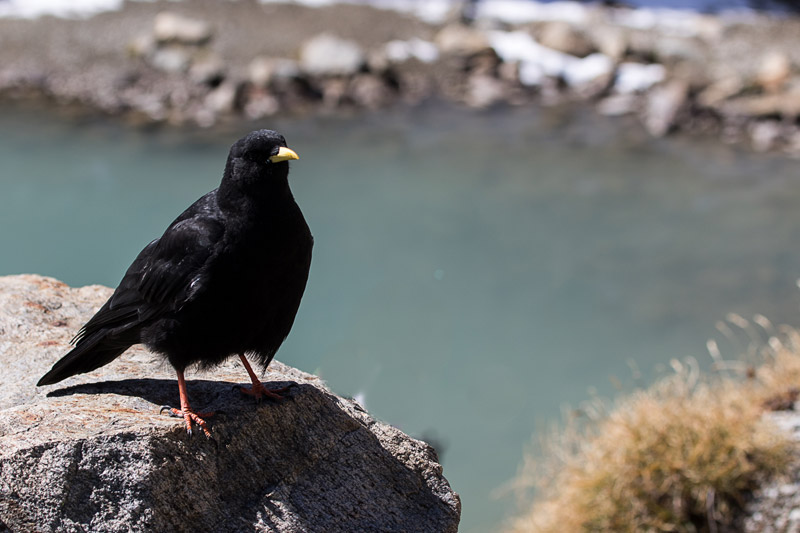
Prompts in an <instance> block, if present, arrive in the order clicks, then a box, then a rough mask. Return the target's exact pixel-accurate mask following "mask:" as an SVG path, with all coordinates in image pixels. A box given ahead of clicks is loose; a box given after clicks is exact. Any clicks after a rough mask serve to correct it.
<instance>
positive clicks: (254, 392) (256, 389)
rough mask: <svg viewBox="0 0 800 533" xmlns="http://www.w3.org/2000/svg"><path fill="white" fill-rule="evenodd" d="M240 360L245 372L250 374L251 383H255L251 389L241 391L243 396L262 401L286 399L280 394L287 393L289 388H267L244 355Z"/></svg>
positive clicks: (241, 389) (243, 388)
mask: <svg viewBox="0 0 800 533" xmlns="http://www.w3.org/2000/svg"><path fill="white" fill-rule="evenodd" d="M239 359H241V360H242V364H243V365H244V368H245V370H247V373H248V374H250V381H252V382H253V386H252V387H250V388H245V387H242V388H240V389H239V390H240V391H241V392H242V394H247V395H249V396H253V397H254V398H256V399H257V400H260V399H261V398H262V397H267V398H272V399H273V400H283V399H284V398H283V396H281V395H280V394H278V393H280V392H286V391H287V390H288V389H289V387H283V388H280V389H268V388H266V387H265V386H264V384H263V383H261V381H259V379H258V376H256V373H255V372H253V369H252V368H251V367H250V363H248V362H247V358H246V357H245V356H244V354H242V353H240V354H239Z"/></svg>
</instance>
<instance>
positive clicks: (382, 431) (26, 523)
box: [0, 275, 460, 532]
mask: <svg viewBox="0 0 800 533" xmlns="http://www.w3.org/2000/svg"><path fill="white" fill-rule="evenodd" d="M109 294H110V289H108V288H105V287H100V286H89V287H82V288H78V289H73V288H70V287H68V286H67V285H65V284H63V283H61V282H59V281H56V280H54V279H52V278H45V277H41V276H35V275H20V276H6V277H0V361H2V368H3V374H2V377H0V531H6V530H10V531H42V532H47V531H211V532H216V531H226V532H227V531H287V532H288V531H291V532H299V531H330V532H335V531H348V532H349V531H431V532H445V531H453V532H454V531H456V530H457V528H458V521H459V515H460V501H459V497H458V495H457V494H456V493H455V492H453V491H452V490H451V488H450V486H449V485H448V483H447V480H446V479H445V478H444V477H443V476H442V468H441V466H440V465H439V464H438V462H437V458H436V453H435V451H434V450H433V448H431V447H430V446H428V445H427V444H425V443H423V442H420V441H417V440H414V439H412V438H410V437H408V436H406V435H404V434H403V433H401V432H400V431H399V430H397V429H395V428H392V427H390V426H388V425H386V424H384V423H381V422H378V421H376V420H375V419H373V418H372V417H370V416H369V415H368V414H367V413H366V412H365V411H364V410H363V409H362V408H361V407H360V406H359V405H358V404H357V403H355V402H354V401H351V400H347V399H343V398H340V397H337V396H335V395H333V394H332V393H331V392H329V391H328V390H327V389H326V388H325V386H324V384H322V383H321V382H320V381H319V379H318V378H316V377H314V376H312V375H309V374H305V373H303V372H301V371H299V370H296V369H293V368H291V367H288V366H286V365H283V364H281V363H279V362H277V361H273V364H272V366H271V371H270V374H269V376H268V378H267V379H268V380H269V381H272V382H279V383H283V384H286V383H294V384H295V385H294V386H293V387H292V388H291V389H290V391H289V393H288V399H287V400H285V401H283V402H280V403H270V402H265V403H262V404H260V405H256V404H255V403H254V402H253V401H252V399H250V398H246V397H240V396H241V395H240V394H239V393H237V392H236V391H233V390H231V387H232V386H233V385H234V384H236V383H242V384H245V383H246V382H247V375H246V373H245V372H244V370H243V369H242V368H237V366H236V365H235V364H233V361H231V362H230V363H226V364H224V365H222V366H221V367H219V368H217V369H216V370H214V371H213V372H211V373H209V374H206V375H202V376H198V374H196V373H194V372H191V373H190V374H189V376H188V378H189V382H188V387H189V394H190V396H191V399H192V405H193V406H194V407H195V408H197V409H198V410H201V411H211V410H216V411H218V414H217V415H216V416H214V417H213V418H211V419H209V422H210V423H211V427H212V433H213V437H214V438H213V440H207V439H205V438H204V437H202V436H201V435H199V434H198V433H195V435H194V436H193V437H189V436H188V435H187V434H186V432H185V430H184V428H183V425H182V421H181V420H179V419H176V418H170V417H168V416H166V415H163V416H162V415H159V412H158V411H159V407H160V406H161V405H164V404H170V405H176V404H177V402H178V394H177V385H176V380H175V375H174V372H173V370H172V368H171V367H170V366H169V365H168V364H166V363H164V362H162V361H161V359H160V358H158V357H156V356H155V355H153V354H152V353H150V352H148V351H147V350H146V349H144V348H143V347H141V346H136V347H133V348H131V349H130V350H128V351H127V352H126V353H125V354H124V355H123V356H122V357H120V358H119V359H117V360H116V361H114V362H113V363H111V364H109V365H107V366H105V367H103V368H101V369H98V370H96V371H94V372H91V373H89V374H83V375H80V376H76V377H74V378H70V379H68V380H65V381H63V382H62V383H59V384H57V385H53V386H50V387H44V388H37V387H36V386H35V383H36V381H37V380H38V378H39V377H40V376H41V375H42V374H43V373H44V372H45V371H46V370H47V369H48V368H50V366H51V364H52V363H53V362H55V361H56V360H57V359H58V358H59V357H60V356H61V355H63V354H64V353H65V352H66V351H67V349H68V342H69V339H70V337H71V336H72V335H73V334H74V333H75V332H76V331H77V330H78V328H79V327H80V326H81V325H82V323H83V322H84V321H85V320H86V319H88V318H89V317H90V316H91V314H92V313H93V312H94V311H95V310H96V309H97V308H98V307H99V306H100V305H101V304H102V303H103V302H104V301H105V299H106V298H107V297H108V296H109ZM223 411H224V413H223Z"/></svg>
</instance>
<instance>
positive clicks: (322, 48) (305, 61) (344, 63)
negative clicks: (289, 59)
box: [300, 33, 366, 76]
mask: <svg viewBox="0 0 800 533" xmlns="http://www.w3.org/2000/svg"><path fill="white" fill-rule="evenodd" d="M365 62H366V55H365V54H364V51H363V50H362V49H361V47H360V46H359V45H358V44H357V43H356V42H355V41H350V40H347V39H342V38H340V37H336V36H335V35H330V34H327V33H323V34H320V35H317V36H316V37H313V38H311V39H309V40H308V41H306V42H305V43H303V46H302V48H301V49H300V67H301V68H302V69H303V70H304V71H305V72H307V73H308V74H311V75H312V76H350V75H353V74H355V73H356V72H358V71H359V70H360V69H361V67H362V66H363V65H364V63H365Z"/></svg>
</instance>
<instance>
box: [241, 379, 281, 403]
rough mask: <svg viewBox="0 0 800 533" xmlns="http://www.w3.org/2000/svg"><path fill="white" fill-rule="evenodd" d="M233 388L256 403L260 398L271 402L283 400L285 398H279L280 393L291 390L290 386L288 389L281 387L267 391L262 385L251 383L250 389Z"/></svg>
mask: <svg viewBox="0 0 800 533" xmlns="http://www.w3.org/2000/svg"><path fill="white" fill-rule="evenodd" d="M234 388H236V389H239V392H241V393H242V394H247V395H248V396H252V397H253V398H255V399H256V400H258V401H261V398H269V399H271V400H278V401H280V400H285V399H286V397H285V396H281V393H283V392H286V391H288V390H289V389H290V388H291V385H289V386H288V387H281V388H279V389H268V388H267V387H265V386H264V384H263V383H260V382H258V383H253V385H252V386H251V387H242V386H241V385H236V386H235V387H234Z"/></svg>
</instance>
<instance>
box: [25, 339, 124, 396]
mask: <svg viewBox="0 0 800 533" xmlns="http://www.w3.org/2000/svg"><path fill="white" fill-rule="evenodd" d="M137 342H139V339H138V332H137V331H131V330H128V331H123V332H121V333H117V334H108V333H101V332H97V333H95V334H94V335H89V336H87V337H84V338H82V339H80V340H79V341H78V344H77V346H75V348H73V349H72V350H70V352H69V353H68V354H67V355H65V356H64V357H62V358H61V359H60V360H59V361H58V362H57V363H56V364H54V365H53V368H51V369H50V372H48V373H47V374H45V375H44V376H42V379H40V380H39V382H38V383H37V384H36V386H42V385H52V384H53V383H58V382H59V381H61V380H64V379H67V378H68V377H71V376H74V375H75V374H83V373H85V372H91V371H92V370H95V369H97V368H100V367H101V366H103V365H106V364H108V363H110V362H111V361H113V360H114V359H116V358H117V357H119V356H120V355H121V354H122V352H124V351H125V350H127V349H128V348H129V347H130V346H131V345H133V344H135V343H137Z"/></svg>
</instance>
